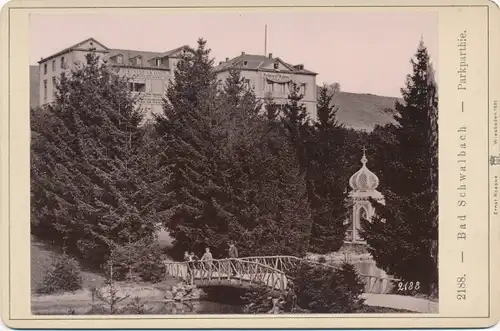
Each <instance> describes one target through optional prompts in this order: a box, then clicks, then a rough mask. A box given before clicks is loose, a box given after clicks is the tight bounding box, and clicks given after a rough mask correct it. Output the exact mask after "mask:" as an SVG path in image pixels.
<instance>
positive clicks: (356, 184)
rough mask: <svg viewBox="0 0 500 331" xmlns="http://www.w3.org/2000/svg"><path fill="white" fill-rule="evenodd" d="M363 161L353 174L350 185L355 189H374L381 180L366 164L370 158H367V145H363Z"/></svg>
mask: <svg viewBox="0 0 500 331" xmlns="http://www.w3.org/2000/svg"><path fill="white" fill-rule="evenodd" d="M361 163H362V164H363V166H362V167H361V169H359V170H358V171H357V172H356V173H355V174H354V175H352V176H351V179H350V180H349V185H350V186H351V188H352V189H353V190H354V191H374V190H375V189H376V188H377V186H378V184H379V180H378V177H377V175H375V174H374V173H373V172H371V171H370V170H369V169H368V167H367V166H366V164H367V163H368V159H367V158H366V147H365V146H363V157H362V158H361Z"/></svg>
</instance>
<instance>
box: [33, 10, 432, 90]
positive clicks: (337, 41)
mask: <svg viewBox="0 0 500 331" xmlns="http://www.w3.org/2000/svg"><path fill="white" fill-rule="evenodd" d="M266 24H267V53H273V56H274V57H280V58H281V59H282V60H284V61H285V62H287V63H290V64H299V63H301V64H304V66H305V68H306V69H309V70H312V71H314V72H317V73H318V76H317V78H316V83H317V84H318V85H321V84H323V83H327V84H330V83H334V82H337V83H339V84H340V88H341V90H343V91H346V92H355V93H371V94H376V95H384V96H393V97H400V96H401V94H400V89H401V88H402V87H403V86H404V83H405V79H406V75H407V74H408V73H410V71H411V64H410V59H411V57H412V56H413V55H414V54H415V51H416V50H417V47H418V43H419V41H420V40H421V38H423V40H424V42H425V44H426V46H427V48H428V50H429V53H430V56H431V61H432V62H433V65H434V67H435V68H436V70H437V69H438V59H437V54H438V49H437V47H438V17H437V12H433V11H429V10H427V11H419V12H416V11H414V10H413V11H410V10H408V9H406V10H401V11H398V12H394V11H371V12H367V11H363V12H360V11H352V10H351V11H342V12H341V11H326V10H322V11H319V10H314V11H312V10H309V11H307V10H304V11H300V12H298V11H282V10H281V11H274V12H270V11H269V10H268V11H266V12H264V11H255V10H254V11H244V10H241V9H240V11H228V12H220V11H215V10H214V11H211V12H199V11H198V12H197V11H194V10H193V11H192V12H172V11H171V12H167V11H161V12H156V13H151V12H148V13H139V12H135V13H134V14H131V13H123V12H122V13H120V12H116V13H113V14H110V13H106V14H104V13H103V14H32V16H31V17H30V64H31V65H36V64H37V61H39V60H40V58H42V57H47V56H49V55H52V54H54V53H56V52H58V51H60V50H62V49H64V48H66V47H69V46H72V45H73V44H76V43H78V42H80V41H83V40H85V39H87V38H89V37H93V38H95V39H96V40H97V41H99V42H100V43H102V44H104V45H105V46H107V47H109V48H120V49H133V50H143V51H154V52H164V51H167V50H170V49H174V48H176V47H179V46H181V45H185V44H188V45H191V46H196V42H197V40H198V38H203V39H205V40H206V41H207V47H208V48H210V49H211V50H212V52H211V55H212V57H213V58H215V60H216V63H218V62H219V61H223V60H225V59H226V57H229V58H232V57H235V56H238V55H240V54H241V52H243V51H244V52H245V53H247V54H266V52H265V47H264V46H265V42H264V40H265V38H264V37H265V26H266Z"/></svg>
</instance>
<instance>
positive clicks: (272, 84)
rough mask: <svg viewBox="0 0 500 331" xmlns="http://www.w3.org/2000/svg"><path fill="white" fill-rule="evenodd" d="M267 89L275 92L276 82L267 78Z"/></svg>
mask: <svg viewBox="0 0 500 331" xmlns="http://www.w3.org/2000/svg"><path fill="white" fill-rule="evenodd" d="M266 85H267V87H266V90H267V91H269V92H273V91H274V83H273V82H271V81H269V80H266Z"/></svg>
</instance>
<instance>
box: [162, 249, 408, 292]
mask: <svg viewBox="0 0 500 331" xmlns="http://www.w3.org/2000/svg"><path fill="white" fill-rule="evenodd" d="M300 263H307V264H309V265H317V266H321V267H325V268H330V269H332V272H335V271H337V270H338V269H339V267H338V266H335V265H328V264H322V263H318V262H314V261H310V260H306V259H301V258H298V257H295V256H250V257H242V258H238V259H215V260H210V261H195V262H190V264H189V268H188V263H187V262H167V263H165V266H166V269H167V270H166V273H167V275H169V276H173V277H177V278H182V279H185V280H189V281H197V282H199V283H208V282H214V281H219V282H221V281H222V280H231V279H232V280H233V281H236V282H239V283H242V282H247V283H248V282H250V283H254V284H267V285H268V286H269V287H271V288H273V289H280V290H285V289H286V287H287V283H288V282H287V277H286V273H287V272H290V271H292V270H293V269H294V268H295V267H296V266H298V265H299V264H300ZM359 276H360V278H361V279H362V281H363V282H364V283H365V293H377V294H387V293H388V292H389V291H390V290H391V288H392V286H393V283H395V282H397V281H399V279H396V278H392V277H381V276H374V275H365V274H359Z"/></svg>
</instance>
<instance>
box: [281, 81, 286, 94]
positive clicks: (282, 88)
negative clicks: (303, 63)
mask: <svg viewBox="0 0 500 331" xmlns="http://www.w3.org/2000/svg"><path fill="white" fill-rule="evenodd" d="M285 90H286V83H281V84H280V92H282V93H285Z"/></svg>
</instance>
